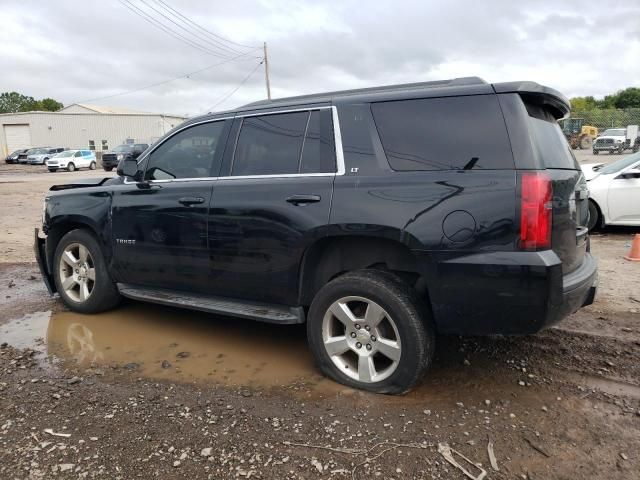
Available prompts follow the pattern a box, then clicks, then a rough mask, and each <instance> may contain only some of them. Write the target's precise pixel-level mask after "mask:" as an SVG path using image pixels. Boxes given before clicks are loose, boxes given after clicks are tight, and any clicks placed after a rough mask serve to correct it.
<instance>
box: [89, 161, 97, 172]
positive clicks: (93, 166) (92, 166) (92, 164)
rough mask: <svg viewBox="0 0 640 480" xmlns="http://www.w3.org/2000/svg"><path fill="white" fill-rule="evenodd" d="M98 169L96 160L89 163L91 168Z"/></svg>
mask: <svg viewBox="0 0 640 480" xmlns="http://www.w3.org/2000/svg"><path fill="white" fill-rule="evenodd" d="M95 169H96V162H91V164H90V165H89V170H95Z"/></svg>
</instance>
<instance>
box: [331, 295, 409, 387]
mask: <svg viewBox="0 0 640 480" xmlns="http://www.w3.org/2000/svg"><path fill="white" fill-rule="evenodd" d="M322 341H323V343H324V348H325V351H326V352H327V355H329V357H330V358H331V361H332V362H333V363H334V365H336V366H337V367H338V369H339V370H340V371H341V372H342V373H344V374H345V375H347V376H348V377H350V378H352V379H354V380H357V381H359V382H363V383H374V382H380V381H382V380H384V379H386V378H388V377H389V376H390V375H391V374H392V373H393V372H394V371H395V370H396V368H397V367H398V363H399V362H400V356H401V353H402V346H401V344H400V335H399V333H398V328H397V327H396V324H395V322H394V321H393V319H392V318H391V316H390V315H389V314H388V313H387V312H386V311H385V310H384V309H383V308H382V307H381V306H380V305H378V304H377V303H376V302H374V301H373V300H369V299H367V298H364V297H344V298H341V299H339V300H337V301H335V302H334V303H333V304H331V306H330V307H329V309H328V310H327V312H326V313H325V315H324V318H323V320H322Z"/></svg>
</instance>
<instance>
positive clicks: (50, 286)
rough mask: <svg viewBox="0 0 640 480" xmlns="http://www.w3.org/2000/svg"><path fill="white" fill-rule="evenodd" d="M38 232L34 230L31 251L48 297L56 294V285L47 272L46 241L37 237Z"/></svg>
mask: <svg viewBox="0 0 640 480" xmlns="http://www.w3.org/2000/svg"><path fill="white" fill-rule="evenodd" d="M38 232H39V230H38V229H37V228H36V229H35V240H34V243H33V250H34V252H35V255H36V261H37V262H38V267H39V268H40V273H41V274H42V280H43V281H44V284H45V285H46V287H47V290H48V291H49V295H53V294H54V293H56V284H55V282H54V281H53V275H51V273H50V272H49V267H48V263H47V248H46V240H45V239H44V238H40V235H38Z"/></svg>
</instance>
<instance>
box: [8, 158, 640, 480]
mask: <svg viewBox="0 0 640 480" xmlns="http://www.w3.org/2000/svg"><path fill="white" fill-rule="evenodd" d="M605 158H606V157H605ZM616 158H617V156H616ZM17 168H19V169H26V168H33V167H17ZM24 171H32V170H19V171H18V170H15V171H12V172H11V173H8V172H7V171H6V170H5V173H4V174H3V173H2V172H3V170H2V169H0V199H1V200H2V201H3V204H4V205H5V211H11V212H14V216H13V217H11V218H9V216H5V215H3V216H2V217H0V253H1V255H2V256H1V257H0V288H1V290H0V291H1V292H2V295H0V344H1V345H0V478H2V479H4V478H7V479H14V478H15V479H23V478H25V479H27V478H28V479H37V478H43V479H48V478H96V477H97V478H120V479H129V478H137V477H139V478H150V477H153V478H156V477H157V478H211V479H214V478H215V479H218V478H263V479H264V478H305V479H308V478H347V479H348V478H352V479H354V478H355V479H361V478H370V477H372V476H373V477H374V478H385V479H391V478H395V479H404V478H420V479H422V478H424V479H427V478H438V479H464V478H465V477H464V475H463V473H462V472H460V470H459V469H457V468H456V467H454V466H452V465H451V464H449V463H448V462H447V461H446V460H445V458H444V456H443V455H442V454H441V453H439V451H438V445H439V444H445V443H446V444H447V445H448V446H449V447H451V448H453V449H454V450H455V451H457V452H459V453H460V454H462V455H464V456H465V457H467V458H468V459H470V460H471V461H473V462H474V463H478V464H481V468H483V469H485V470H486V471H487V473H488V475H487V478H491V479H501V478H504V479H507V478H508V479H511V478H524V479H547V478H553V479H575V478H579V477H585V478H598V479H600V478H602V479H632V478H638V474H637V472H639V471H640V362H639V361H638V359H639V358H640V325H639V324H638V320H640V314H639V313H638V312H640V297H639V295H640V293H638V289H637V285H639V284H640V264H636V263H630V262H625V261H624V260H622V259H621V257H622V255H624V254H625V253H626V252H627V250H628V248H629V247H628V243H629V241H630V239H631V234H632V233H634V230H633V229H612V230H606V231H604V232H602V233H600V234H598V235H594V236H593V237H592V249H593V251H594V253H595V255H596V256H597V257H598V259H599V262H600V287H601V288H600V295H599V297H598V299H597V301H596V303H595V304H594V305H593V306H590V307H588V308H585V309H583V310H581V311H580V312H578V313H577V314H575V315H573V316H572V317H570V318H569V319H567V320H566V321H564V322H563V323H562V324H561V325H560V326H559V327H558V328H554V329H551V330H549V331H546V332H543V333H541V334H538V335H532V336H527V337H516V338H512V337H508V338H505V337H490V338H476V337H465V338H459V337H440V338H439V339H438V349H437V352H436V359H435V362H434V365H433V368H432V370H431V371H430V373H429V374H428V376H427V377H426V378H425V380H424V382H423V383H422V384H421V385H420V386H419V387H418V388H417V389H416V390H415V391H413V392H411V393H410V394H408V395H405V396H402V397H389V396H380V395H372V394H367V393H363V392H359V391H354V390H351V389H348V388H344V387H342V386H340V385H336V384H334V383H332V382H330V381H329V380H327V379H323V378H322V377H321V376H320V374H319V372H318V371H317V370H316V369H315V368H314V366H313V364H312V362H311V359H310V356H309V354H308V350H307V348H306V344H305V339H304V329H301V328H299V327H296V326H293V327H282V326H274V325H262V324H254V323H251V322H243V321H239V320H235V319H229V318H221V317H212V316H207V315H204V314H197V313H192V312H183V311H179V310H175V309H165V308H161V307H154V306H147V305H142V304H136V303H134V302H129V303H126V304H124V305H123V306H122V307H120V308H119V309H118V310H116V311H114V312H109V313H107V314H103V315H100V316H83V315H77V314H73V313H71V312H67V311H66V310H65V308H64V307H63V306H62V305H61V303H60V302H59V300H57V299H51V298H49V297H48V296H47V294H46V291H45V289H44V286H43V285H42V282H41V279H40V275H39V273H38V272H37V268H36V267H35V265H34V264H33V263H32V259H33V258H32V253H31V243H32V235H33V230H32V227H33V226H37V224H38V221H39V216H40V208H41V204H40V199H41V198H42V196H43V192H44V190H45V189H46V188H48V186H49V185H51V184H52V183H56V182H59V181H60V178H62V179H65V180H66V179H67V178H69V175H74V176H77V177H78V178H82V176H87V173H89V174H96V172H76V173H73V174H68V175H67V174H65V173H56V174H48V173H44V174H42V175H40V174H27V173H24ZM97 174H98V175H102V174H103V172H98V173H97ZM53 176H56V178H52V177H53ZM58 176H59V177H60V178H58ZM18 182H19V183H18ZM7 207H10V208H7ZM25 224H26V226H25ZM489 442H491V443H492V444H493V450H494V452H495V457H496V462H497V467H498V469H499V470H495V469H494V468H492V466H491V463H490V458H489V454H488V444H489ZM461 461H462V460H461ZM468 468H469V469H470V470H473V469H475V470H473V472H474V474H475V473H476V472H479V470H477V469H476V467H474V466H468ZM634 472H635V473H634Z"/></svg>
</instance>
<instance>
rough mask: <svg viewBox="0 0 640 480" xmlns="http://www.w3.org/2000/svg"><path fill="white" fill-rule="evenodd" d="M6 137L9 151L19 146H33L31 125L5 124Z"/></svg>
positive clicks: (13, 150)
mask: <svg viewBox="0 0 640 480" xmlns="http://www.w3.org/2000/svg"><path fill="white" fill-rule="evenodd" d="M4 138H5V140H6V143H5V145H6V146H7V151H8V153H11V152H15V151H16V150H18V149H19V148H30V147H31V128H30V127H29V125H28V124H27V125H4Z"/></svg>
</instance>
